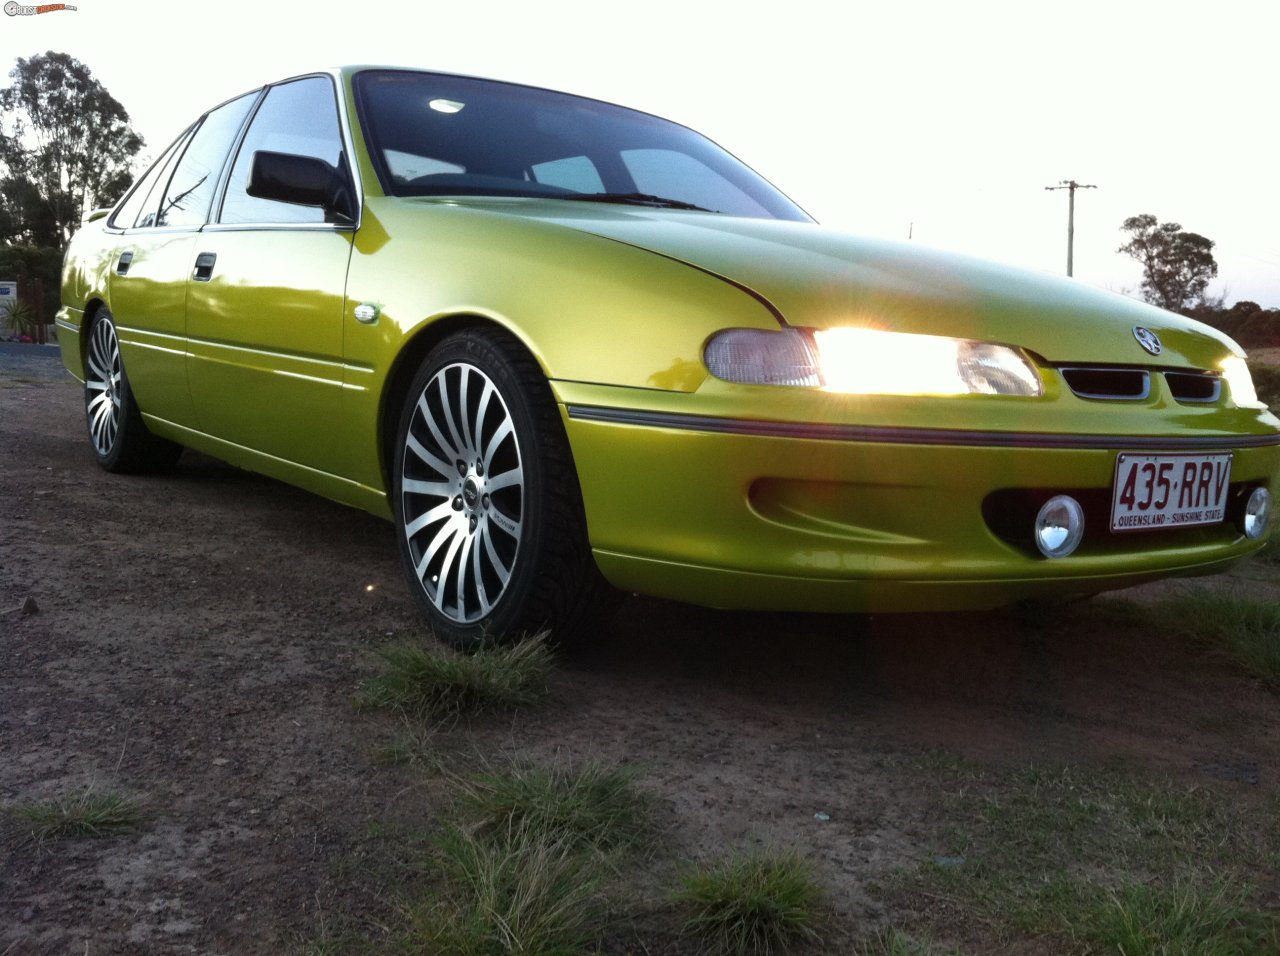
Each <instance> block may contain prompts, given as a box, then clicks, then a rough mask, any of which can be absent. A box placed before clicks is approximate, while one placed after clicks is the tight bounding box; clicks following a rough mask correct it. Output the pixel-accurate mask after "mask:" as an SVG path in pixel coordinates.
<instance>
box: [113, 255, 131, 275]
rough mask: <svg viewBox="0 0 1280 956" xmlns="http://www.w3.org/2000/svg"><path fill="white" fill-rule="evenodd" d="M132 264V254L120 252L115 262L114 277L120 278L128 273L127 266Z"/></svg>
mask: <svg viewBox="0 0 1280 956" xmlns="http://www.w3.org/2000/svg"><path fill="white" fill-rule="evenodd" d="M131 262H133V252H132V251H130V252H122V253H120V258H119V259H117V260H116V275H118V276H122V275H124V274H125V273H126V272H128V271H129V264H130V263H131Z"/></svg>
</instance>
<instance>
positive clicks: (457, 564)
mask: <svg viewBox="0 0 1280 956" xmlns="http://www.w3.org/2000/svg"><path fill="white" fill-rule="evenodd" d="M400 468H401V473H400V478H401V480H400V494H401V509H400V514H401V533H402V534H403V535H404V536H405V541H406V543H407V544H408V547H409V557H410V560H411V561H412V564H413V574H414V575H415V577H416V578H417V580H418V582H419V583H420V584H421V586H422V589H423V591H424V592H425V593H426V595H427V597H428V599H429V600H430V601H431V603H432V604H433V605H434V606H435V608H436V610H437V611H439V613H440V614H441V615H443V616H444V617H445V618H447V619H448V620H450V621H453V622H456V623H459V624H469V623H473V622H476V621H479V620H482V619H483V618H485V617H487V616H488V615H489V614H490V612H491V611H492V610H493V608H494V607H495V605H496V604H497V603H498V601H499V600H500V599H501V597H502V595H503V593H504V592H505V591H506V589H507V585H508V583H509V582H510V580H511V575H512V572H513V570H514V568H515V563H516V561H517V560H518V559H519V552H520V542H521V536H522V530H523V518H524V508H525V473H524V468H523V466H522V463H521V459H520V448H519V444H518V442H517V436H516V430H515V423H514V421H513V420H512V417H511V413H510V410H509V409H508V407H507V403H506V402H505V401H504V400H503V397H502V394H501V393H500V392H499V390H498V388H497V386H496V385H495V384H494V382H493V380H492V379H491V378H489V376H488V375H486V374H485V373H484V372H483V371H482V370H480V369H479V368H477V367H475V366H474V365H470V364H467V363H464V362H456V363H453V364H451V365H446V366H445V367H443V368H441V369H440V370H439V371H437V372H436V373H435V375H433V376H432V378H431V379H430V380H429V381H428V382H427V385H426V387H425V388H424V389H423V390H422V392H421V393H420V394H419V396H418V399H417V404H416V406H415V407H414V410H413V413H412V417H411V418H410V421H409V426H408V429H407V431H406V433H405V439H404V448H403V450H402V454H401V462H400Z"/></svg>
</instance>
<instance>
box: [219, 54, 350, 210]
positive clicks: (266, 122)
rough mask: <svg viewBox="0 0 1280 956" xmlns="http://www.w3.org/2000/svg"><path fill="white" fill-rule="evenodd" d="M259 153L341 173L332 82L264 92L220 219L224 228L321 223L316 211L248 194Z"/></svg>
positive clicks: (309, 80)
mask: <svg viewBox="0 0 1280 956" xmlns="http://www.w3.org/2000/svg"><path fill="white" fill-rule="evenodd" d="M259 150H265V151H269V152H274V153H292V154H293V155H296V156H311V157H315V158H316V159H323V160H324V161H325V162H326V163H328V164H329V165H330V166H333V167H334V168H335V169H343V168H345V164H344V163H343V161H342V132H341V130H340V129H339V126H338V109H337V104H336V102H335V101H334V97H333V83H332V82H331V81H330V80H329V79H328V78H327V77H322V76H313V77H308V78H306V79H303V80H294V81H293V82H292V83H284V84H281V85H280V86H273V87H272V88H271V89H270V90H269V91H268V92H267V98H266V99H265V100H264V101H263V103H262V106H261V107H259V109H258V112H257V114H256V115H255V116H254V117H253V122H252V123H251V124H250V125H249V132H248V133H246V134H245V138H244V142H243V143H242V144H241V146H240V153H239V155H238V156H237V157H236V163H235V166H234V167H232V169H231V179H230V181H229V182H228V184H227V196H226V198H225V199H224V200H223V202H222V215H221V217H220V218H219V222H223V223H308V222H324V221H325V211H324V210H323V209H321V208H319V207H318V206H298V205H294V204H292V203H286V202H277V201H275V200H273V199H259V198H257V197H255V196H250V195H249V193H248V192H247V189H248V185H249V173H250V171H251V170H252V168H253V156H254V153H256V152H258V151H259Z"/></svg>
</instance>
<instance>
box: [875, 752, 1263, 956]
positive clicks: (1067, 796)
mask: <svg viewBox="0 0 1280 956" xmlns="http://www.w3.org/2000/svg"><path fill="white" fill-rule="evenodd" d="M935 785H937V786H940V791H939V792H938V794H937V795H936V802H937V803H938V806H939V819H943V820H947V821H948V823H947V824H946V829H944V830H940V831H939V832H938V833H936V834H935V840H936V841H937V842H936V844H935V848H934V851H933V855H931V857H930V859H929V860H928V861H927V862H925V863H923V864H922V865H921V866H920V867H919V868H917V869H916V870H914V871H910V872H905V873H903V874H900V876H899V878H898V879H896V880H894V881H892V882H891V884H890V889H889V892H890V894H891V895H892V896H893V897H895V898H897V897H898V894H903V895H902V897H901V898H900V899H899V903H900V905H902V907H903V908H904V909H905V910H907V911H910V910H917V911H924V912H926V913H927V912H928V911H929V910H930V909H935V908H936V907H931V906H930V904H931V903H932V902H933V901H936V900H938V899H942V900H946V901H947V904H948V905H946V906H944V907H941V911H943V912H945V913H946V914H947V915H946V916H945V917H939V918H938V919H939V920H940V922H939V923H938V924H937V925H934V924H933V923H931V922H930V919H931V917H929V916H927V915H926V916H924V917H923V918H922V919H921V920H920V922H921V923H922V924H923V926H924V928H926V929H936V930H939V931H940V933H939V935H944V936H946V937H948V938H956V937H957V936H960V937H969V936H974V935H976V936H979V937H981V938H985V939H991V938H992V937H993V934H994V935H995V938H996V939H998V940H999V941H1000V942H1001V944H1002V945H1007V944H1008V943H1009V942H1010V940H1011V939H1013V938H1045V939H1048V940H1050V941H1051V942H1050V943H1049V945H1048V950H1047V951H1055V952H1064V953H1095V952H1096V953H1124V954H1126V956H1137V954H1141V953H1153V954H1154V953H1170V954H1172V953H1188V954H1198V953H1206V954H1208V953H1215V954H1216V953H1223V954H1226V953H1235V954H1247V956H1252V954H1255V953H1257V954H1259V956H1260V954H1262V953H1274V952H1276V950H1275V949H1274V948H1267V947H1268V946H1272V947H1273V946H1274V944H1273V943H1272V942H1270V941H1271V940H1272V939H1273V938H1274V936H1275V933H1276V931H1277V928H1278V927H1280V913H1277V912H1276V911H1275V910H1274V909H1271V908H1268V907H1265V906H1263V905H1262V904H1261V903H1260V902H1259V901H1258V900H1257V899H1256V898H1255V891H1254V890H1253V889H1252V882H1253V881H1254V880H1261V881H1263V882H1265V881H1266V880H1267V879H1268V874H1274V872H1275V860H1276V859H1277V856H1278V855H1280V828H1277V827H1275V826H1272V825H1271V824H1269V823H1268V822H1267V821H1266V820H1265V819H1264V817H1265V814H1255V813H1252V812H1246V809H1241V808H1240V807H1237V806H1236V805H1235V804H1234V803H1233V802H1232V795H1231V794H1230V793H1229V792H1226V791H1222V790H1217V789H1215V790H1209V789H1199V788H1195V787H1189V786H1186V785H1185V784H1174V783H1172V782H1151V781H1148V780H1143V779H1139V778H1136V777H1133V776H1131V775H1129V774H1126V773H1124V772H1122V771H1097V772H1088V771H1083V770H1080V769H1077V768H1059V769H1043V768H1029V769H1025V770H1022V771H1018V772H1014V773H1004V774H992V773H981V772H979V773H963V774H959V773H958V774H954V775H951V776H950V777H949V778H948V779H945V780H943V781H941V782H940V783H935ZM1247 806H1248V805H1246V807H1247ZM1224 887H1233V888H1234V889H1232V890H1230V891H1229V890H1227V889H1224ZM957 924H958V925H959V927H960V930H959V932H957ZM966 927H967V929H966ZM911 928H912V929H916V928H917V927H915V926H912V927H911ZM1139 938H1143V939H1147V940H1148V943H1149V944H1150V945H1148V946H1147V948H1133V947H1135V946H1137V945H1138V944H1137V943H1136V942H1134V941H1135V940H1138V939H1139ZM1163 940H1172V941H1173V942H1172V943H1170V944H1169V946H1168V948H1165V949H1161V948H1159V945H1161V941H1163ZM1257 940H1262V941H1265V942H1262V943H1258V944H1257V945H1255V943H1254V942H1253V941H1257ZM1122 945H1123V946H1125V947H1126V948H1124V949H1118V948H1117V947H1118V946H1122ZM1144 945H1147V944H1144ZM1152 947H1155V948H1152ZM908 952H909V950H908Z"/></svg>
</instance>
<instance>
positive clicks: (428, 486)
mask: <svg viewBox="0 0 1280 956" xmlns="http://www.w3.org/2000/svg"><path fill="white" fill-rule="evenodd" d="M393 468H394V471H393V479H394V480H393V496H394V500H395V509H396V526H397V531H398V538H399V542H400V555H401V558H402V560H403V564H404V568H405V573H406V575H407V577H408V580H409V587H410V589H411V590H412V592H413V594H414V597H415V598H416V599H417V601H418V603H419V604H420V605H421V607H422V608H423V609H424V611H425V612H426V614H427V616H428V617H429V618H430V620H431V626H432V629H433V630H434V631H435V633H436V634H437V635H438V636H439V637H441V638H442V639H444V640H445V641H447V642H449V643H450V644H453V645H454V646H456V647H460V648H463V649H473V648H475V647H477V646H479V645H480V644H481V643H482V642H484V641H486V640H503V639H513V638H517V637H519V636H520V635H521V634H524V633H530V632H533V631H537V630H540V629H543V628H550V629H551V630H552V633H553V636H554V637H555V638H556V639H558V640H563V639H565V638H566V637H568V636H571V635H573V634H575V633H576V632H578V631H580V630H581V629H582V628H583V627H584V626H585V624H586V623H587V621H588V620H589V619H591V618H592V617H593V616H594V614H593V612H595V611H596V610H598V609H599V608H600V606H601V598H602V597H603V596H604V594H605V593H606V591H607V586H606V585H605V584H604V583H603V579H602V578H601V576H600V573H599V571H598V570H597V568H596V566H595V562H594V560H593V559H592V557H591V550H590V546H589V545H588V543H587V534H586V520H585V517H584V515H583V511H582V497H581V493H580V491H579V488H578V480H577V473H576V471H575V469H574V466H573V460H572V456H571V454H570V451H569V446H568V441H567V439H566V438H565V434H564V428H563V426H562V424H561V422H560V416H559V412H558V410H557V408H556V404H555V401H554V399H553V398H552V395H551V390H550V388H549V387H548V385H547V381H546V379H545V377H544V376H543V375H542V372H541V369H540V368H539V367H538V365H537V363H536V362H534V361H533V359H532V358H531V357H530V356H529V355H528V353H527V352H525V350H524V349H523V347H522V346H521V345H520V343H519V342H518V341H516V340H515V339H514V338H512V337H511V336H510V335H508V334H506V333H504V332H500V331H497V330H489V329H471V330H467V331H464V332H460V333H457V334H455V335H452V336H450V337H448V338H446V339H444V340H443V341H442V342H441V343H440V344H439V345H438V346H437V347H436V348H435V349H434V350H433V351H432V352H431V353H430V354H429V355H428V356H427V359H426V361H425V362H424V363H423V365H422V368H421V369H419V371H418V374H417V376H416V377H415V378H414V380H413V384H412V385H411V386H410V389H409V392H408V394H407V396H406V398H405V403H404V407H403V410H402V413H401V418H400V429H399V433H398V440H397V444H396V449H395V457H394V460H393Z"/></svg>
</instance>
